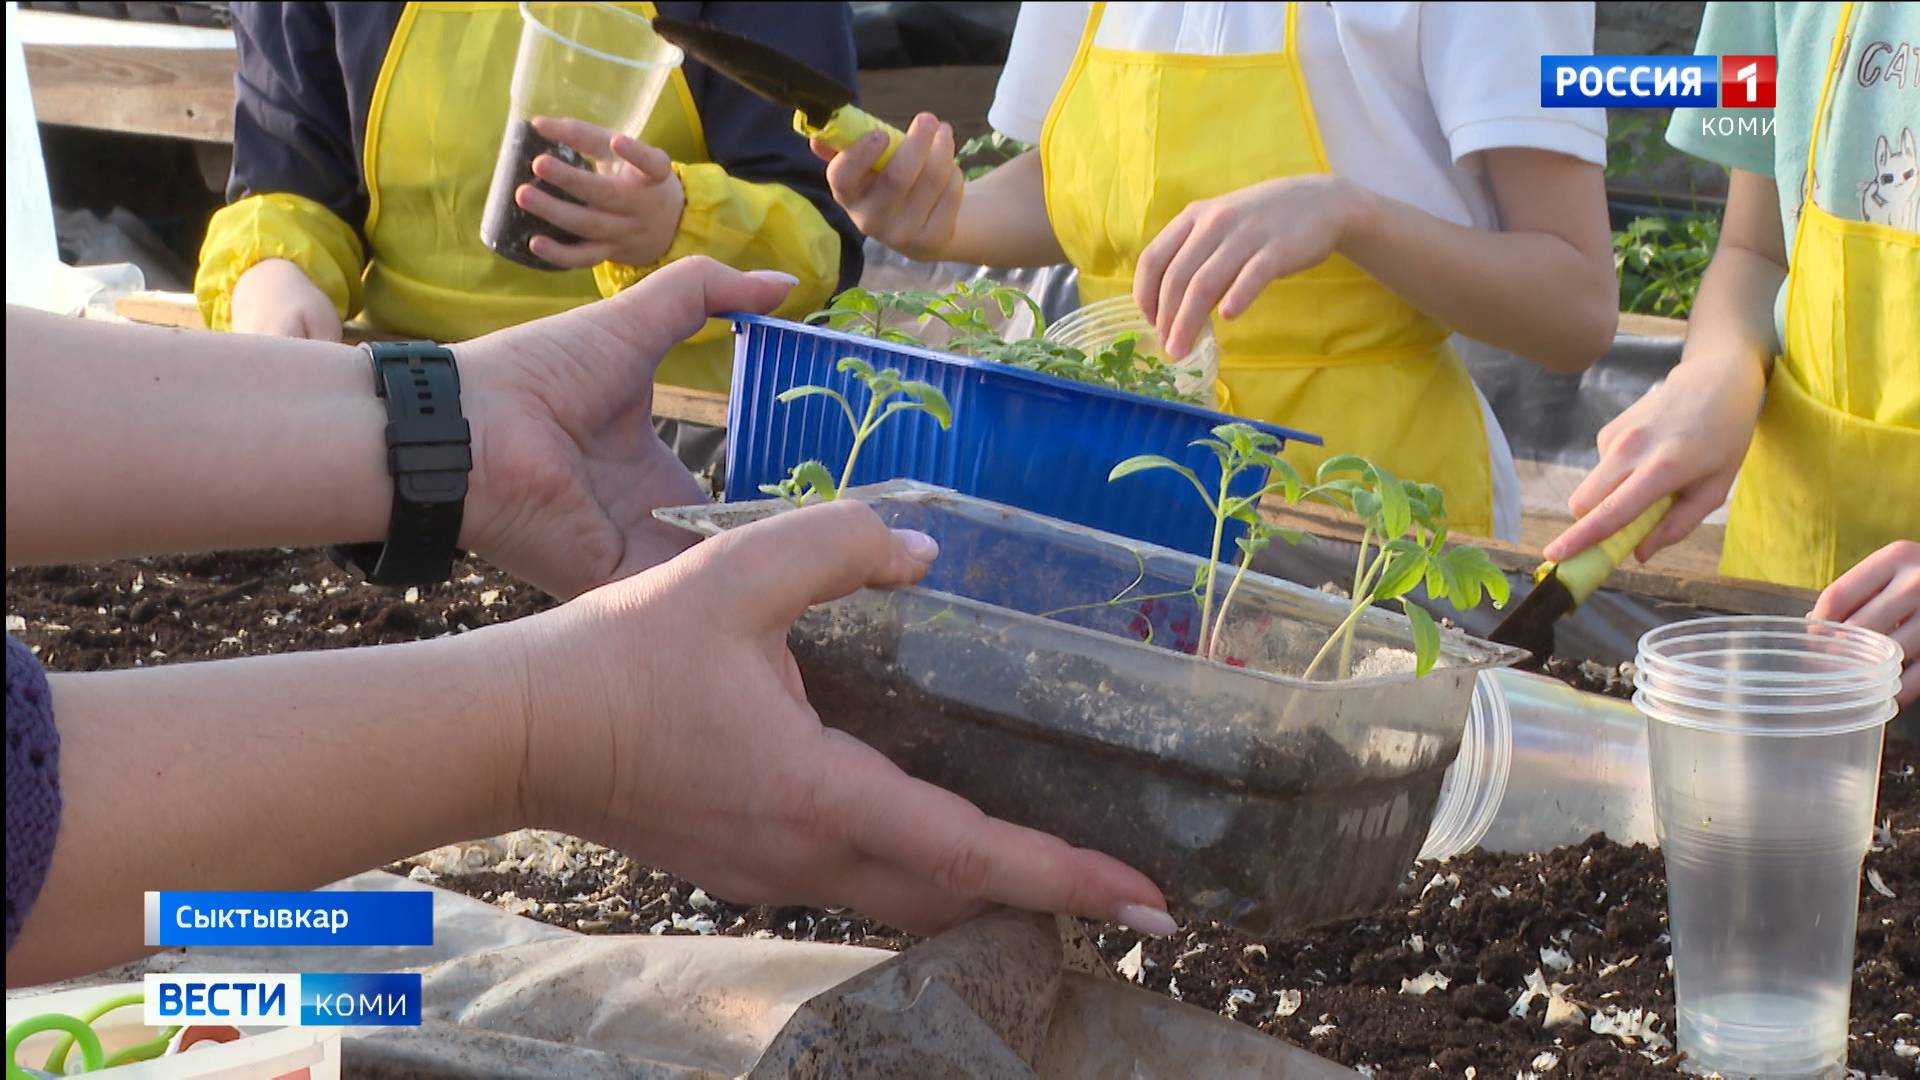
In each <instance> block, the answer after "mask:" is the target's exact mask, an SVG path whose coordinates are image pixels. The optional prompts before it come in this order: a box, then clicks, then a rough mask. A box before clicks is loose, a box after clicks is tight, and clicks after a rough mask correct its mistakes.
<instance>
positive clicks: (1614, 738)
mask: <svg viewBox="0 0 1920 1080" xmlns="http://www.w3.org/2000/svg"><path fill="white" fill-rule="evenodd" d="M1594 833H1605V834H1606V835H1607V837H1608V839H1611V840H1614V841H1616V842H1618V843H1622V844H1651V843H1654V842H1655V832H1654V825H1653V793H1652V791H1651V780H1650V779H1649V777H1648V773H1647V722H1646V719H1645V718H1644V717H1642V716H1641V715H1640V712H1639V710H1638V709H1635V708H1634V707H1633V705H1632V704H1631V703H1630V702H1626V701H1621V700H1619V699H1617V698H1610V697H1604V696H1602V695H1599V694H1589V693H1583V692H1581V691H1579V690H1575V689H1574V688H1572V687H1570V686H1568V685H1567V684H1566V683H1563V682H1561V681H1560V680H1559V679H1554V678H1550V677H1548V676H1545V675H1534V674H1530V673H1528V672H1524V671H1513V670H1511V669H1505V668H1502V669H1497V670H1490V671H1483V672H1481V673H1480V677H1479V681H1478V682H1477V683H1476V684H1475V686H1474V692H1473V702H1472V705H1471V706H1470V708H1469V710H1468V713H1467V727H1466V731H1465V734H1464V735H1463V736H1462V738H1461V740H1460V756H1459V757H1458V758H1456V759H1455V760H1454V763H1453V766H1452V767H1451V768H1449V769H1448V770H1447V776H1446V779H1445V780H1444V781H1443V782H1442V783H1441V786H1440V798H1439V801H1438V802H1437V803H1435V805H1434V812H1433V823H1432V825H1431V826H1430V827H1429V829H1428V831H1427V841H1426V844H1425V845H1424V846H1423V847H1422V848H1421V849H1420V857H1421V858H1422V859H1446V858H1451V857H1452V856H1455V855H1459V854H1462V853H1464V852H1467V851H1471V850H1472V849H1474V848H1476V847H1481V848H1485V849H1487V850H1488V851H1499V852H1534V851H1549V850H1552V849H1553V848H1556V847H1560V846H1562V845H1565V844H1577V843H1579V842H1580V841H1582V840H1585V839H1586V838H1587V837H1589V836H1592V835H1593V834H1594Z"/></svg>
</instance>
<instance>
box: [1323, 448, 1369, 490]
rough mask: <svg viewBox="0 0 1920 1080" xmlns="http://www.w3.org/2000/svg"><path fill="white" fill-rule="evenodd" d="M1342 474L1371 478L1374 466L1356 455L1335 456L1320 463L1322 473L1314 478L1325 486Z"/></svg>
mask: <svg viewBox="0 0 1920 1080" xmlns="http://www.w3.org/2000/svg"><path fill="white" fill-rule="evenodd" d="M1341 473H1359V474H1361V475H1362V476H1369V475H1372V473H1373V465H1372V464H1371V463H1369V462H1368V461H1367V459H1366V458H1363V457H1359V456H1357V455H1355V454H1335V455H1333V456H1332V457H1330V458H1328V459H1327V460H1325V461H1323V462H1321V463H1320V471H1319V472H1317V473H1315V474H1314V477H1315V479H1316V480H1317V481H1318V482H1319V483H1321V484H1325V483H1326V482H1327V481H1328V480H1330V479H1332V478H1333V477H1336V476H1339V475H1340V474H1341Z"/></svg>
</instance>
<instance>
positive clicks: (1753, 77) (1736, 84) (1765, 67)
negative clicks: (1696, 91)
mask: <svg viewBox="0 0 1920 1080" xmlns="http://www.w3.org/2000/svg"><path fill="white" fill-rule="evenodd" d="M1774 65H1775V58H1774V57H1771V56H1723V57H1721V58H1720V107H1721V108H1723V109H1771V108H1773V101H1774V96H1773V95H1774V85H1773V76H1774Z"/></svg>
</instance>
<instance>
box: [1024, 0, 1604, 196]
mask: <svg viewBox="0 0 1920 1080" xmlns="http://www.w3.org/2000/svg"><path fill="white" fill-rule="evenodd" d="M1089 7H1090V5H1088V4H1085V3H1072V2H1067V3H1028V4H1021V5H1020V19H1019V22H1018V23H1017V24H1016V25H1015V27H1014V31H1013V44H1012V47H1011V50H1010V51H1009V52H1008V54H1007V66H1006V68H1005V70H1004V71H1002V72H1001V75H1000V87H999V90H998V91H997V92H996V94H995V95H994V99H993V108H992V110H991V111H990V112H989V113H988V114H987V118H988V120H989V121H990V122H991V123H992V124H993V126H994V129H995V130H997V131H1001V132H1004V133H1005V134H1007V135H1009V136H1012V137H1013V138H1016V139H1021V140H1024V141H1026V142H1038V141H1039V140H1040V129H1041V128H1042V126H1044V125H1045V123H1046V119H1047V112H1048V110H1049V109H1051V108H1052V106H1053V99H1054V97H1055V96H1056V95H1057V94H1058V93H1059V92H1060V84H1061V83H1062V82H1064V81H1065V80H1066V76H1067V69H1068V68H1070V67H1071V66H1072V65H1073V56H1074V52H1075V51H1076V49H1077V48H1078V46H1079V44H1080V36H1081V34H1082V33H1083V32H1084V31H1085V30H1086V25H1087V12H1088V8H1089ZM1299 19H1300V28H1299V41H1298V43H1297V47H1298V49H1299V52H1300V65H1301V70H1302V72H1303V73H1304V74H1305V76H1306V82H1307V94H1308V96H1310V97H1311V98H1312V99H1313V111H1314V117H1315V119H1316V122H1317V123H1318V125H1319V128H1320V139H1321V141H1322V142H1323V143H1324V144H1325V146H1326V150H1327V164H1328V165H1329V166H1330V167H1331V168H1332V169H1333V172H1334V173H1335V174H1336V175H1339V176H1344V177H1347V178H1349V179H1351V180H1354V181H1357V182H1359V183H1361V184H1364V185H1366V186H1367V187H1368V188H1370V189H1371V190H1373V191H1376V192H1379V193H1380V194H1382V195H1386V196H1388V197H1390V198H1395V199H1399V200H1400V201H1401V202H1404V203H1407V204H1409V205H1412V206H1417V207H1419V208H1420V209H1422V210H1425V211H1427V212H1428V213H1430V214H1432V215H1434V216H1435V217H1438V218H1441V219H1443V220H1446V221H1451V222H1453V223H1455V224H1457V225H1476V226H1479V227H1481V228H1493V227H1496V225H1497V222H1498V215H1497V214H1496V213H1495V210H1494V204H1493V195H1492V192H1491V191H1490V190H1489V189H1488V187H1487V183H1486V177H1485V173H1484V171H1483V169H1482V168H1481V165H1480V160H1479V159H1478V158H1476V157H1474V156H1473V155H1474V154H1475V153H1476V152H1478V151H1481V150H1490V149H1496V148H1502V147H1528V148H1533V149H1539V150H1552V151H1555V152H1558V153H1562V154H1566V155H1568V156H1570V157H1575V158H1579V159H1580V160H1581V161H1586V162H1590V163H1592V164H1595V165H1605V164H1606V161H1607V121H1606V113H1605V111H1604V110H1601V109H1543V108H1541V107H1540V57H1541V55H1542V54H1552V53H1561V54H1580V53H1591V52H1592V51H1593V5H1592V4H1590V3H1565V4H1560V3H1535V4H1525V3H1521V4H1511V3H1509V4H1501V3H1491V4H1475V3H1371V4H1347V3H1341V4H1331V3H1324V2H1322V3H1303V4H1301V5H1300V16H1299ZM1286 26H1287V19H1286V6H1285V5H1284V4H1279V3H1217V4H1153V3H1137V4H1129V3H1110V4H1108V5H1107V12H1106V15H1105V17H1104V18H1102V19H1101V21H1100V31H1099V34H1098V35H1097V36H1096V37H1095V39H1094V43H1095V44H1097V45H1100V46H1103V47H1107V48H1115V49H1136V50H1143V51H1149V52H1175V53H1188V54H1193V55H1200V56H1224V55H1229V54H1236V53H1255V52H1278V51H1280V50H1281V49H1283V48H1285V46H1286Z"/></svg>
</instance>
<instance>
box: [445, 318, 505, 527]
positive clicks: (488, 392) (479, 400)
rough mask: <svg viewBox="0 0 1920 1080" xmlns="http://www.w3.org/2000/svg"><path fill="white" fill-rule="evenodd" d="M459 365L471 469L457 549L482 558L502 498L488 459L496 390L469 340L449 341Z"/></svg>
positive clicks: (461, 398)
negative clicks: (451, 342) (475, 358)
mask: <svg viewBox="0 0 1920 1080" xmlns="http://www.w3.org/2000/svg"><path fill="white" fill-rule="evenodd" d="M447 350H448V351H449V352H451V353H453V362H454V364H455V365H456V366H458V368H459V369H460V411H461V413H462V414H463V415H465V416H466V418H467V432H468V438H469V440H470V441H469V444H468V446H469V449H470V451H471V453H472V457H473V469H472V471H470V472H468V473H467V504H466V510H465V512H464V513H463V514H462V515H461V518H460V545H459V546H460V550H461V551H469V552H472V553H473V554H475V555H478V556H480V557H481V558H486V557H487V553H488V551H489V550H490V547H491V544H492V537H493V534H494V531H495V522H496V520H497V519H498V517H499V513H500V507H501V505H502V499H501V498H500V495H499V492H498V485H497V484H496V483H495V482H494V476H495V473H496V472H497V471H498V470H497V469H495V468H493V467H492V466H491V464H490V462H489V460H488V453H487V448H488V446H489V445H490V444H491V440H490V439H489V435H490V434H491V433H492V430H493V427H494V422H495V421H494V416H495V414H496V413H497V405H498V403H497V400H496V398H497V394H496V387H495V383H494V379H493V373H492V370H491V368H490V365H488V364H486V363H484V362H475V360H474V358H473V347H472V343H471V342H462V343H460V344H458V345H449V346H447Z"/></svg>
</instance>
